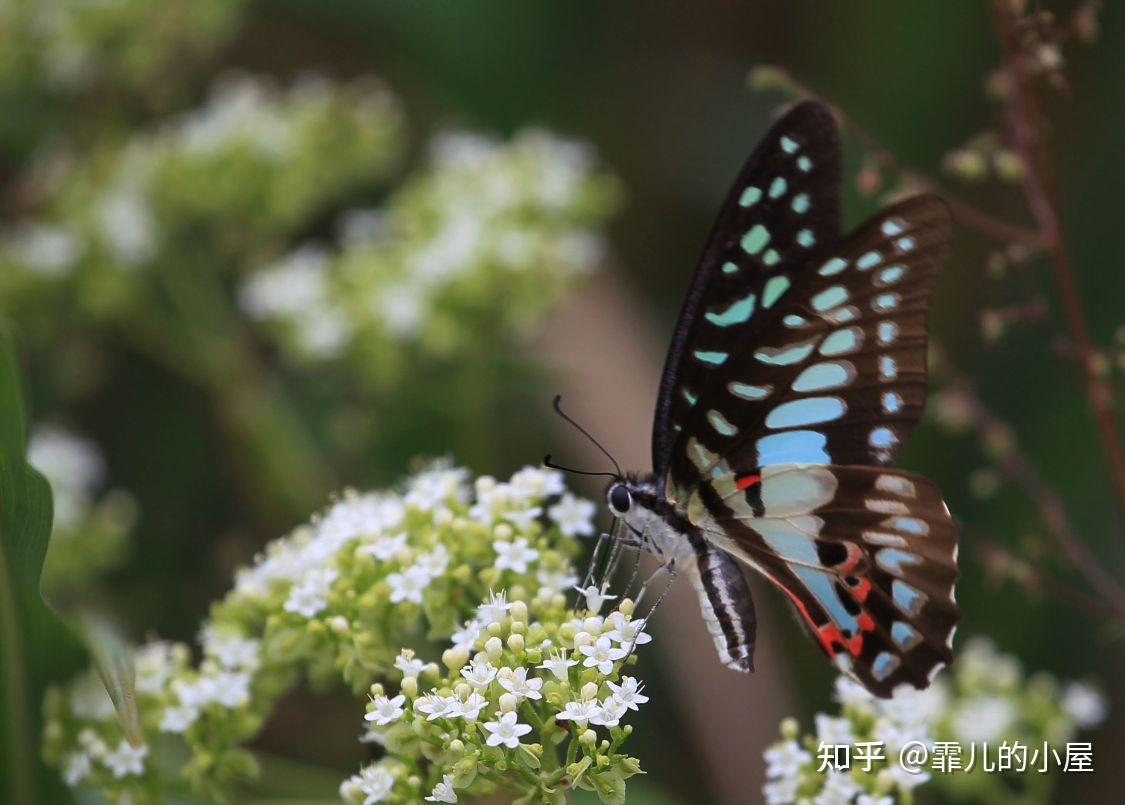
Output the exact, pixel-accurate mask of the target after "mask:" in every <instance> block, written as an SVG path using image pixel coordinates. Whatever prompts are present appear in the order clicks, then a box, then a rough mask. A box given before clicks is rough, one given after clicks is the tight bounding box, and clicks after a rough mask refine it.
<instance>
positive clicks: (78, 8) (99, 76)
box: [0, 0, 245, 93]
mask: <svg viewBox="0 0 1125 805" xmlns="http://www.w3.org/2000/svg"><path fill="white" fill-rule="evenodd" d="M244 5H245V3H243V2H240V1H232V0H167V1H166V2H162V3H150V2H148V0H114V2H111V3H100V2H98V3H75V2H71V0H6V2H5V3H4V5H3V8H2V9H0V43H2V45H0V84H6V85H10V86H12V87H24V88H26V87H27V86H28V85H30V86H42V87H44V88H46V89H48V90H51V91H55V92H66V93H74V92H78V91H81V90H83V89H86V88H88V87H89V86H91V85H93V84H100V85H111V86H123V87H126V88H129V89H140V88H144V87H146V86H147V85H148V84H149V82H151V81H153V80H155V79H156V78H157V77H159V78H160V79H161V80H163V81H167V80H168V79H169V77H170V76H174V75H175V74H176V73H177V72H179V71H180V70H181V69H182V64H183V59H184V57H185V56H188V55H190V56H193V57H195V58H199V57H200V56H203V55H206V54H209V53H210V52H213V51H214V50H215V49H216V48H218V47H219V46H221V45H222V44H223V42H224V41H225V40H226V38H227V36H228V35H229V34H230V33H231V32H232V30H233V29H234V27H235V25H236V24H237V22H238V21H239V17H240V16H241V11H242V9H243V7H244ZM177 58H178V59H179V61H176V59H177Z"/></svg>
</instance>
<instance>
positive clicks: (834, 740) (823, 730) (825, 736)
mask: <svg viewBox="0 0 1125 805" xmlns="http://www.w3.org/2000/svg"><path fill="white" fill-rule="evenodd" d="M816 737H817V739H818V740H819V741H820V742H821V743H823V744H831V745H833V746H840V745H842V744H853V743H855V740H856V738H855V733H854V732H853V731H852V723H851V722H850V721H848V719H846V718H833V717H832V716H826V715H824V714H823V713H818V714H817V716H816Z"/></svg>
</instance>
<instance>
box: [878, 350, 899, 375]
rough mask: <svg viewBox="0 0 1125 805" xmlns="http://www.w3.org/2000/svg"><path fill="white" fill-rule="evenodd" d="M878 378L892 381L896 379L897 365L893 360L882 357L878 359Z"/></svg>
mask: <svg viewBox="0 0 1125 805" xmlns="http://www.w3.org/2000/svg"><path fill="white" fill-rule="evenodd" d="M879 377H881V378H882V379H883V380H894V379H895V378H897V377H898V364H897V363H895V359H894V358H890V357H888V356H886V355H883V356H882V357H881V358H879Z"/></svg>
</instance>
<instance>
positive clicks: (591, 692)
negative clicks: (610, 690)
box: [581, 682, 598, 699]
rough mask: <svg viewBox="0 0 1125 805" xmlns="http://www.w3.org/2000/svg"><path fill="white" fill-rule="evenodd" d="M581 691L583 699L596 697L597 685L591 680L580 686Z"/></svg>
mask: <svg viewBox="0 0 1125 805" xmlns="http://www.w3.org/2000/svg"><path fill="white" fill-rule="evenodd" d="M581 693H582V698H583V699H594V698H597V695H598V686H597V685H595V684H594V683H593V682H587V683H586V684H585V685H583V686H582V691H581Z"/></svg>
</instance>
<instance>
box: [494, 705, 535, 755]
mask: <svg viewBox="0 0 1125 805" xmlns="http://www.w3.org/2000/svg"><path fill="white" fill-rule="evenodd" d="M484 728H485V729H486V730H488V731H489V732H491V733H492V734H491V735H489V736H488V740H487V741H485V743H486V744H488V745H489V746H500V745H501V744H503V745H504V746H506V747H508V748H509V749H515V748H516V747H517V746H519V745H520V736H521V735H527V733H529V732H531V727H530V726H528V725H527V724H520V723H519V722H518V721H516V714H515V713H504V714H503V715H501V716H500V720H499V721H486V722H484Z"/></svg>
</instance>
